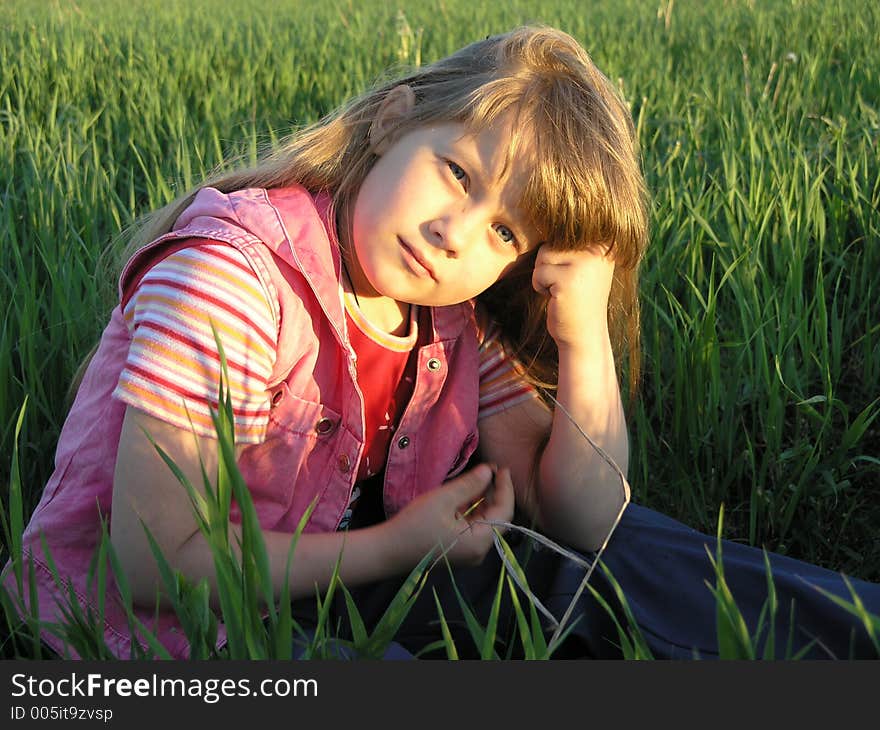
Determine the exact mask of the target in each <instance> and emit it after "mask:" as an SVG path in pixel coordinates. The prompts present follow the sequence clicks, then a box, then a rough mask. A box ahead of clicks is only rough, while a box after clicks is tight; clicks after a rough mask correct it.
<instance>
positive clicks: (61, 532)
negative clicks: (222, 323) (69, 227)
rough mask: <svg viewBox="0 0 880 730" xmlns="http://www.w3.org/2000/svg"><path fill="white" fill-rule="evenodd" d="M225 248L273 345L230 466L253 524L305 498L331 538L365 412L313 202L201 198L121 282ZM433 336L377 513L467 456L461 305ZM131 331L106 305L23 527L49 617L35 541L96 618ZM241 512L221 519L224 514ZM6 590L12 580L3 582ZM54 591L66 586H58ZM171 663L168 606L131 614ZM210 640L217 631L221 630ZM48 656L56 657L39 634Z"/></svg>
mask: <svg viewBox="0 0 880 730" xmlns="http://www.w3.org/2000/svg"><path fill="white" fill-rule="evenodd" d="M190 238H207V239H213V240H216V241H221V242H224V243H227V244H229V245H231V246H234V247H235V248H236V249H238V250H239V251H241V252H242V253H243V254H244V256H245V257H246V258H247V259H248V261H249V262H250V264H251V266H252V267H253V269H254V271H255V272H256V273H257V275H258V276H259V278H260V280H261V281H262V284H263V286H264V287H265V288H266V291H267V292H268V294H269V298H270V301H274V302H277V305H278V306H277V309H276V316H277V321H276V325H277V328H278V347H277V357H276V362H275V368H274V371H273V373H272V378H271V381H270V383H269V391H268V393H267V397H268V398H269V400H270V402H271V403H272V410H271V414H270V417H269V426H268V432H267V434H266V438H265V440H264V441H263V442H262V443H259V444H253V445H249V446H247V447H246V448H245V449H244V451H243V453H242V455H241V457H240V459H239V467H240V469H241V471H242V474H243V476H244V478H245V482H246V483H247V485H248V487H249V489H250V491H251V494H252V496H253V500H254V505H255V508H256V511H257V515H258V516H259V519H260V524H261V525H262V527H263V528H264V529H271V530H280V531H286V532H291V533H292V532H293V531H294V530H295V528H296V525H297V523H298V521H299V519H300V517H301V516H302V515H303V514H304V512H305V510H306V509H307V507H308V506H309V504H310V503H311V502H312V500H313V499H314V498H316V497H317V504H316V507H315V510H314V512H313V513H312V515H311V518H310V519H309V522H308V524H307V525H306V528H305V531H306V532H328V531H332V530H335V529H336V528H337V526H338V524H339V521H340V519H341V518H342V515H343V513H344V511H345V509H346V507H347V505H348V502H349V499H350V496H351V491H352V488H353V486H354V478H355V475H356V473H357V465H358V462H359V459H360V457H361V453H362V451H363V446H364V445H363V433H364V424H363V405H362V396H361V394H360V391H359V390H358V386H357V381H356V370H355V362H354V352H353V351H352V349H351V346H350V345H349V343H348V337H347V334H346V329H345V317H344V310H343V306H342V300H341V297H340V288H339V254H338V251H337V249H336V247H335V246H334V245H331V243H330V239H329V238H328V235H327V231H326V230H325V228H324V225H323V223H322V219H321V216H320V214H319V211H318V209H317V208H316V204H315V200H314V199H313V198H312V196H311V195H310V194H309V193H308V192H307V191H306V190H304V189H303V188H300V187H294V188H284V189H276V190H270V191H267V190H263V189H249V190H241V191H238V192H235V193H231V194H228V195H227V194H223V193H221V192H219V191H217V190H215V189H213V188H205V189H203V190H201V191H200V192H199V193H198V194H197V195H196V197H195V199H194V201H193V202H192V204H191V205H190V206H189V207H188V208H187V209H186V210H185V211H184V212H183V214H182V215H181V216H180V217H179V218H178V220H177V222H176V223H175V225H174V228H173V230H172V231H171V232H170V233H168V234H166V235H164V236H162V237H161V238H159V239H157V240H156V241H154V242H153V243H151V244H149V245H147V246H146V247H144V248H143V249H141V250H140V251H138V252H137V253H136V254H135V256H134V257H133V258H132V260H131V261H130V262H129V264H128V265H127V266H126V268H125V271H124V272H123V274H122V277H121V280H120V299H121V301H123V302H125V301H127V297H128V296H130V293H131V291H132V290H133V288H134V284H136V282H137V281H138V280H139V279H140V277H141V276H143V273H144V272H145V271H146V270H147V269H148V268H149V266H151V265H152V264H154V263H156V262H157V261H159V260H161V259H162V258H164V257H165V256H167V255H169V254H170V253H171V252H173V251H175V250H178V249H179V248H181V246H184V245H187V244H186V239H190ZM432 315H433V338H432V341H431V342H430V343H429V344H427V345H426V346H424V347H422V348H420V350H419V352H418V353H417V354H418V372H417V376H416V383H415V390H414V392H413V396H412V399H411V401H410V403H409V405H408V406H407V409H406V411H405V413H404V415H403V418H402V419H401V423H400V426H399V428H398V431H397V433H396V434H395V436H394V438H393V440H392V446H391V449H390V453H389V455H388V461H387V466H386V470H385V482H384V488H383V502H384V507H385V512H386V515H387V516H388V517H390V516H392V515H393V514H394V513H395V512H397V511H398V510H400V509H401V508H402V507H403V506H404V505H406V504H407V503H408V502H409V501H410V500H412V499H413V498H414V497H415V496H417V495H418V494H420V493H422V492H424V491H427V490H429V489H434V488H436V487H438V486H440V485H441V484H442V483H443V482H444V481H445V480H447V479H449V478H450V477H452V476H454V475H455V474H457V473H458V472H460V471H461V470H462V469H463V468H464V466H465V464H466V463H467V460H468V458H469V457H470V456H471V454H472V453H473V452H474V450H475V449H476V446H477V407H478V387H479V375H478V352H477V332H476V325H475V322H474V317H473V306H472V304H471V303H464V304H461V305H456V306H451V307H440V308H435V309H433V310H432ZM129 343H130V337H129V333H128V329H127V327H126V325H125V323H124V321H123V319H122V305H120V306H119V307H116V308H115V309H114V311H113V314H112V316H111V319H110V323H109V324H108V326H107V328H106V329H105V330H104V333H103V335H102V337H101V342H100V345H99V347H98V350H97V352H96V354H95V356H94V358H93V359H92V362H91V363H90V365H89V368H88V370H87V372H86V375H85V378H84V379H83V382H82V385H81V386H80V389H79V391H78V393H77V397H76V400H75V402H74V404H73V406H72V408H71V410H70V413H69V414H68V417H67V420H66V422H65V424H64V427H63V429H62V432H61V436H60V439H59V443H58V449H57V452H56V456H55V472H54V473H53V475H52V477H51V479H50V480H49V482H48V484H47V485H46V488H45V491H44V492H43V496H42V498H41V500H40V503H39V505H38V506H37V508H36V510H35V511H34V513H33V515H32V517H31V520H30V523H29V524H28V527H27V529H26V530H25V533H24V538H23V542H24V549H25V553H26V554H27V553H30V555H31V557H32V558H33V561H34V567H35V571H36V576H37V583H38V587H39V593H38V598H39V609H40V616H41V618H42V619H43V620H45V621H56V620H57V616H58V615H59V613H58V611H57V608H56V606H55V603H56V601H57V600H58V598H59V597H62V598H63V595H61V594H60V593H59V590H58V588H57V586H56V585H55V582H54V580H53V579H52V577H51V573H50V571H49V569H48V567H47V563H46V559H45V557H44V553H43V548H42V545H41V536H42V538H43V539H44V540H45V541H46V544H47V546H48V548H49V550H50V553H51V556H52V559H53V560H54V561H55V564H56V566H57V568H58V571H59V573H60V575H61V577H62V579H63V580H68V579H69V580H70V581H71V585H72V587H73V589H74V592H75V594H76V596H77V597H78V600H79V602H80V604H81V605H82V606H83V607H84V608H88V607H91V609H92V610H95V601H94V598H93V595H94V592H93V588H92V586H90V585H89V583H88V580H87V574H88V568H89V564H90V562H91V560H92V557H93V554H94V551H95V548H96V546H97V544H98V541H99V539H100V529H101V518H102V517H103V518H104V519H106V520H107V524H108V525H109V519H110V511H111V509H112V505H111V497H112V489H113V471H114V466H115V462H116V450H117V446H118V443H119V434H120V430H121V427H122V419H123V415H124V412H125V405H124V404H123V403H121V402H120V401H117V400H115V399H114V398H112V397H111V394H112V392H113V390H114V389H115V387H116V383H117V381H118V378H119V375H120V373H121V372H122V369H123V367H124V365H125V361H126V355H127V352H128V348H129ZM238 518H239V515H238V514H237V513H236V512H235V511H234V513H233V519H234V520H236V521H237V520H238ZM108 583H109V585H108V590H107V605H106V606H105V617H104V618H105V640H106V642H107V644H108V646H109V647H110V648H111V650H112V651H113V653H114V654H115V655H117V656H119V657H121V658H126V657H128V656H129V655H130V650H131V636H130V632H129V629H128V622H127V621H126V619H125V614H124V611H123V610H122V609H121V607H120V605H119V594H118V590H117V589H116V586H115V584H114V583H113V581H112V577H111V578H110V579H109V581H108ZM7 585H8V587H10V588H11V589H12V588H13V585H14V581H13V580H11V578H8V579H7ZM65 593H66V591H65ZM136 613H137V616H138V618H139V619H140V620H141V621H142V622H143V623H144V625H146V626H147V627H148V628H150V629H151V630H152V631H155V632H156V634H157V636H158V638H159V639H160V641H161V642H162V643H163V645H164V646H165V647H166V648H167V649H168V650H169V652H170V653H171V654H172V656H175V657H180V658H185V657H186V656H187V652H188V643H187V641H186V638H185V637H184V636H183V635H182V634H181V633H180V630H179V626H178V624H177V621H176V618H175V617H174V615H173V614H172V613H170V612H167V611H166V612H164V613H160V614H159V617H158V620H157V619H156V617H155V613H154V611H152V610H149V609H145V610H140V609H137V610H136ZM220 633H221V637H220V640H221V642H222V641H223V637H224V634H223V631H222V627H221V632H220ZM44 638H45V640H46V643H47V644H49V645H50V646H52V647H53V648H54V649H55V650H56V651H58V652H59V653H61V654H62V655H63V654H66V653H70V649H69V647H65V646H64V644H63V643H62V642H61V641H59V640H58V639H57V638H56V637H54V636H51V635H49V634H47V633H45V632H44Z"/></svg>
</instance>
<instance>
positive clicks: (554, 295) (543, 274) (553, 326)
mask: <svg viewBox="0 0 880 730" xmlns="http://www.w3.org/2000/svg"><path fill="white" fill-rule="evenodd" d="M613 278H614V260H613V259H612V258H611V257H610V256H608V255H607V254H606V253H605V249H604V247H602V246H598V245H596V246H593V247H592V248H590V249H587V250H585V251H552V250H550V249H549V248H547V246H541V249H540V250H539V251H538V256H537V258H536V259H535V270H534V272H533V273H532V286H533V287H534V288H535V290H536V291H537V292H539V293H542V294H546V295H548V296H549V298H550V301H549V302H548V303H547V330H548V331H549V332H550V336H551V337H553V339H554V340H556V345H557V346H558V347H559V349H560V350H562V349H571V348H577V347H578V346H580V345H583V344H584V343H585V342H587V341H588V340H589V339H590V338H591V337H594V336H595V335H596V334H597V333H599V334H600V335H604V334H605V333H607V326H608V325H607V323H608V295H609V293H610V291H611V282H612V280H613Z"/></svg>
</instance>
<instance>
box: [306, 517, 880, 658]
mask: <svg viewBox="0 0 880 730" xmlns="http://www.w3.org/2000/svg"><path fill="white" fill-rule="evenodd" d="M517 534H518V533H512V534H510V535H509V536H508V537H509V539H510V541H511V543H512V544H513V545H514V548H515V553H516V554H517V557H518V559H519V561H520V562H521V563H522V564H523V565H524V568H525V572H526V576H527V581H528V585H529V587H530V589H531V590H532V592H533V593H534V594H535V595H536V596H538V597H539V599H540V600H541V602H542V603H543V604H544V605H545V606H546V607H547V608H548V609H549V610H550V612H551V613H552V614H553V615H554V616H556V618H557V619H561V618H562V616H563V614H564V613H565V610H566V608H567V607H568V606H569V604H570V603H571V601H572V598H573V597H574V595H575V594H576V592H577V590H578V588H579V586H580V584H581V582H582V579H583V577H584V575H585V569H584V568H583V567H581V566H578V565H577V564H575V563H574V562H573V561H571V560H569V559H567V558H564V557H562V556H560V555H559V554H558V553H556V552H555V551H553V550H551V549H549V548H547V547H541V548H540V549H538V550H535V549H534V544H533V543H532V541H531V539H529V538H517ZM721 546H722V558H723V565H724V575H725V579H726V581H727V583H728V586H729V588H730V591H731V593H732V595H733V598H734V600H735V601H736V604H737V607H738V609H739V611H740V612H741V614H742V617H743V619H744V621H745V623H746V626H747V628H748V631H749V635H750V636H751V637H754V636H755V635H756V632H757V630H758V625H759V617H760V615H761V612H762V607H763V606H764V605H765V602H766V601H767V597H768V587H767V574H766V567H765V562H764V552H763V551H762V550H759V549H757V548H753V547H749V546H747V545H742V544H740V543H735V542H730V541H728V540H722V543H721ZM716 549H717V540H716V538H715V537H710V536H708V535H704V534H702V533H700V532H698V531H696V530H693V529H691V528H689V527H687V526H685V525H684V524H682V523H680V522H678V521H676V520H673V519H671V518H669V517H666V516H665V515H662V514H660V513H659V512H656V511H654V510H650V509H646V508H644V507H641V506H639V505H634V504H630V505H629V506H628V507H627V509H626V510H625V512H624V515H623V517H622V519H621V521H620V523H619V524H618V526H617V529H616V531H615V533H614V535H613V536H612V538H611V540H610V541H609V544H608V546H607V548H606V550H605V551H604V553H603V555H602V561H603V563H604V564H605V566H607V568H608V569H609V571H610V573H611V575H612V576H613V578H614V580H615V581H616V582H617V583H618V584H619V585H620V587H621V589H622V591H623V593H624V595H625V598H626V603H627V605H628V607H629V610H630V611H631V613H632V615H633V617H634V618H635V620H636V622H637V624H638V626H639V629H640V631H641V634H642V636H643V637H644V640H645V643H646V644H647V646H648V647H649V649H650V651H651V654H652V655H653V656H654V657H655V658H666V659H692V658H701V659H711V658H717V657H718V639H717V631H716V602H715V596H714V594H713V592H712V590H711V589H710V586H712V587H714V586H715V582H716V574H715V570H714V569H713V567H712V563H711V561H710V560H709V557H708V554H707V550H708V553H711V554H712V555H713V556H715V554H716ZM583 557H584V559H585V560H587V561H589V562H592V558H593V556H590V555H587V556H583ZM768 558H769V563H770V568H771V571H772V577H773V583H774V586H775V592H776V600H777V603H778V609H777V611H776V615H775V620H774V622H773V628H774V631H773V636H774V642H773V646H772V648H771V647H768V646H767V642H768V637H769V635H770V632H769V631H768V625H767V624H768V621H769V615H765V620H764V627H763V629H762V630H761V631H760V633H758V640H757V650H756V652H755V653H756V656H757V657H763V656H772V657H773V658H775V659H783V658H787V657H790V656H794V655H795V654H797V653H798V652H801V651H804V653H803V654H802V656H803V657H804V658H810V659H822V658H838V659H847V658H860V659H862V658H875V659H876V658H878V653H877V650H876V648H875V646H874V643H873V642H872V640H871V638H870V637H869V635H868V633H867V632H866V630H865V628H864V626H863V624H862V622H861V621H860V620H859V619H857V618H855V617H853V616H852V615H850V614H849V613H848V612H847V611H846V610H844V609H843V608H841V607H839V606H837V605H836V604H835V603H834V602H833V601H832V600H831V599H829V598H828V597H826V596H825V595H823V594H822V593H821V592H820V591H819V590H818V589H819V588H821V589H823V590H825V591H828V592H830V593H832V594H834V595H837V596H840V597H841V598H844V599H845V600H847V601H849V602H852V594H851V593H850V590H849V588H848V587H847V585H846V583H845V582H844V579H843V577H842V576H841V575H840V574H838V573H835V572H833V571H830V570H826V569H824V568H820V567H818V566H815V565H811V564H809V563H806V562H803V561H800V560H795V559H792V558H788V557H785V556H782V555H777V554H774V553H768ZM500 570H501V563H500V560H499V558H498V556H497V555H496V554H495V552H494V551H491V552H490V554H489V555H488V556H487V557H486V559H485V560H484V561H483V563H482V564H481V565H480V566H478V567H473V568H461V567H458V566H456V567H455V568H454V569H453V573H454V586H453V583H452V581H451V580H450V577H449V570H448V569H447V567H446V566H445V565H443V564H439V565H437V566H435V567H434V569H433V570H432V571H431V573H430V574H429V577H428V582H427V585H426V586H425V588H424V589H423V590H422V591H421V593H420V595H419V597H418V599H417V600H416V601H415V602H414V604H413V608H412V610H411V611H410V613H409V614H408V616H407V618H406V620H405V621H404V623H403V625H402V626H401V628H400V630H399V632H398V633H397V634H396V641H395V642H393V643H392V644H391V645H390V646H389V647H388V650H387V652H386V654H385V658H387V659H406V658H413V657H414V656H415V655H417V654H419V652H420V651H421V650H422V649H423V648H424V647H426V646H427V645H429V644H431V643H432V642H436V641H437V640H438V639H439V638H440V637H441V630H440V622H439V619H438V612H437V608H436V603H435V599H434V593H435V592H436V594H437V597H438V599H439V601H440V604H441V606H442V607H443V613H444V618H445V620H446V622H447V624H448V627H449V631H450V633H451V635H452V638H453V641H454V642H455V645H456V650H457V652H458V654H459V656H460V657H462V658H475V657H478V656H479V649H478V647H477V645H476V642H475V641H474V640H473V638H472V637H471V635H470V632H469V630H468V627H467V621H466V619H465V615H464V613H463V612H462V611H461V609H460V605H459V600H458V598H457V593H456V589H457V591H458V593H459V594H460V595H461V596H463V597H464V598H465V600H466V601H467V603H468V604H469V606H470V607H471V609H472V610H473V612H474V614H475V616H476V618H477V620H478V621H479V622H480V624H481V625H482V626H485V625H486V622H487V620H488V617H489V614H490V611H491V607H492V604H493V600H494V598H495V595H496V591H497V587H498V578H499V575H500ZM401 582H402V581H401V580H399V579H398V580H386V581H381V582H379V583H376V584H371V585H368V586H363V587H359V588H357V589H355V590H353V591H352V594H353V597H354V601H355V605H356V606H357V607H358V610H359V611H360V612H361V614H362V617H363V618H364V621H365V623H366V624H367V628H368V629H370V628H371V627H372V626H373V625H375V623H376V622H377V621H378V620H379V618H380V617H381V616H382V613H383V612H384V610H385V608H386V607H387V606H388V604H389V603H390V602H391V600H392V598H393V596H394V594H395V593H396V591H397V589H398V588H399V586H400V584H401ZM590 585H592V587H593V588H594V589H595V590H596V591H597V592H598V593H599V594H600V595H602V596H603V598H604V599H605V600H606V601H607V603H608V604H609V607H610V608H611V609H612V610H613V612H614V613H615V615H616V616H617V618H618V620H619V622H620V623H621V625H623V626H624V627H625V626H626V625H627V624H626V619H625V618H624V617H623V613H622V610H621V605H620V604H619V602H618V601H617V600H616V598H615V593H614V590H613V588H612V586H611V584H610V582H609V581H608V579H607V578H606V576H605V574H604V573H603V571H602V570H601V569H599V568H598V567H597V568H596V569H595V570H594V572H593V574H592V576H591V578H590ZM850 585H851V586H852V589H853V590H854V591H855V592H856V593H857V594H858V595H859V597H860V599H861V600H862V602H863V604H864V606H865V608H866V609H867V610H868V611H869V612H870V613H872V614H874V615H880V584H877V583H869V582H866V581H861V580H855V579H850ZM525 601H527V599H525V598H524V597H523V596H522V595H520V603H521V604H522V605H526V604H525ZM294 606H295V609H296V611H295V613H296V614H297V617H298V618H299V619H300V620H304V621H305V625H308V616H309V614H310V612H312V613H313V612H314V606H311V607H310V605H309V602H307V601H306V602H303V601H298V602H296V603H295V604H294ZM334 612H335V614H336V616H337V618H338V619H339V621H340V623H341V625H342V627H343V628H342V637H343V638H345V635H346V634H345V623H346V617H347V610H346V608H345V604H344V602H343V601H342V599H341V597H340V596H337V600H336V603H335V606H334ZM572 617H573V618H577V621H576V623H575V624H574V628H573V630H572V631H571V633H570V634H569V635H568V638H567V639H566V641H565V642H564V643H563V644H562V645H561V647H560V648H559V650H558V651H557V652H555V653H554V654H553V658H620V657H621V656H622V654H621V649H620V640H619V635H618V631H617V628H616V626H615V622H614V619H613V618H612V616H611V615H610V614H609V612H608V610H607V609H606V608H605V607H603V606H601V605H600V604H599V603H598V602H597V601H596V600H595V598H594V597H593V595H592V594H591V593H590V591H589V590H586V591H584V593H583V594H582V595H581V596H580V598H579V599H578V603H577V605H576V610H575V611H574V612H573V614H572ZM498 635H499V638H500V641H499V644H498V654H499V655H500V656H501V657H505V656H509V657H512V658H518V657H520V656H521V650H520V648H519V647H520V644H519V640H518V637H517V627H516V621H515V615H514V612H513V607H512V604H511V601H510V599H509V595H508V592H507V587H506V586H505V588H504V592H503V600H502V603H501V613H500V616H499V631H498ZM548 636H549V630H548ZM878 640H880V637H878ZM767 651H772V653H767V654H765V652H767ZM339 655H340V657H343V658H344V657H350V656H353V655H354V654H353V652H351V651H350V650H348V649H340V652H339ZM420 656H424V657H426V658H445V656H446V653H445V651H444V650H435V651H432V652H430V653H428V654H420Z"/></svg>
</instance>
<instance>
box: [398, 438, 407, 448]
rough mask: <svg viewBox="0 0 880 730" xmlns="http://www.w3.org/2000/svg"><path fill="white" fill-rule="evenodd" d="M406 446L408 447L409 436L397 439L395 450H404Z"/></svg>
mask: <svg viewBox="0 0 880 730" xmlns="http://www.w3.org/2000/svg"><path fill="white" fill-rule="evenodd" d="M407 446H409V436H401V437H400V438H399V439H397V448H399V449H405V448H406V447H407Z"/></svg>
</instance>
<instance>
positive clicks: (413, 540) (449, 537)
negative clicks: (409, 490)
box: [387, 464, 514, 565]
mask: <svg viewBox="0 0 880 730" xmlns="http://www.w3.org/2000/svg"><path fill="white" fill-rule="evenodd" d="M493 474H494V477H495V478H494V484H493V479H492V477H493ZM481 498H482V499H481ZM478 500H481V501H479V503H478V504H477V505H476V506H474V505H475V503H477V502H478ZM513 507H514V492H513V482H512V481H511V478H510V470H509V469H507V468H503V469H501V468H499V469H493V468H492V467H490V466H489V465H488V464H480V465H478V466H476V467H474V468H473V469H471V470H470V471H467V472H465V473H464V474H462V475H460V476H458V477H456V478H455V479H452V480H450V481H448V482H446V483H444V484H443V486H442V487H440V488H439V489H433V490H431V491H430V492H426V493H424V494H421V495H419V496H418V497H416V498H415V499H414V500H413V501H412V502H410V503H409V504H408V505H407V506H406V507H404V508H403V509H402V510H401V511H400V512H398V513H397V514H396V515H394V517H392V518H391V519H390V520H389V521H388V523H387V525H388V527H390V528H393V529H394V533H395V534H394V537H395V539H396V540H397V541H399V542H400V543H401V544H402V545H403V546H405V549H406V550H407V551H408V552H410V551H411V554H412V555H413V557H415V559H416V560H420V559H421V558H422V557H424V556H425V555H427V554H428V552H430V551H431V550H433V549H434V548H437V547H440V548H441V549H446V548H449V550H448V552H447V553H446V555H447V557H448V558H449V560H450V561H451V562H453V563H458V564H463V565H479V564H480V563H482V562H483V558H485V557H486V553H487V552H489V549H490V548H491V547H492V544H493V540H492V530H493V529H494V528H493V527H492V526H491V525H487V524H483V521H487V520H501V521H505V522H510V520H511V519H513Z"/></svg>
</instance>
